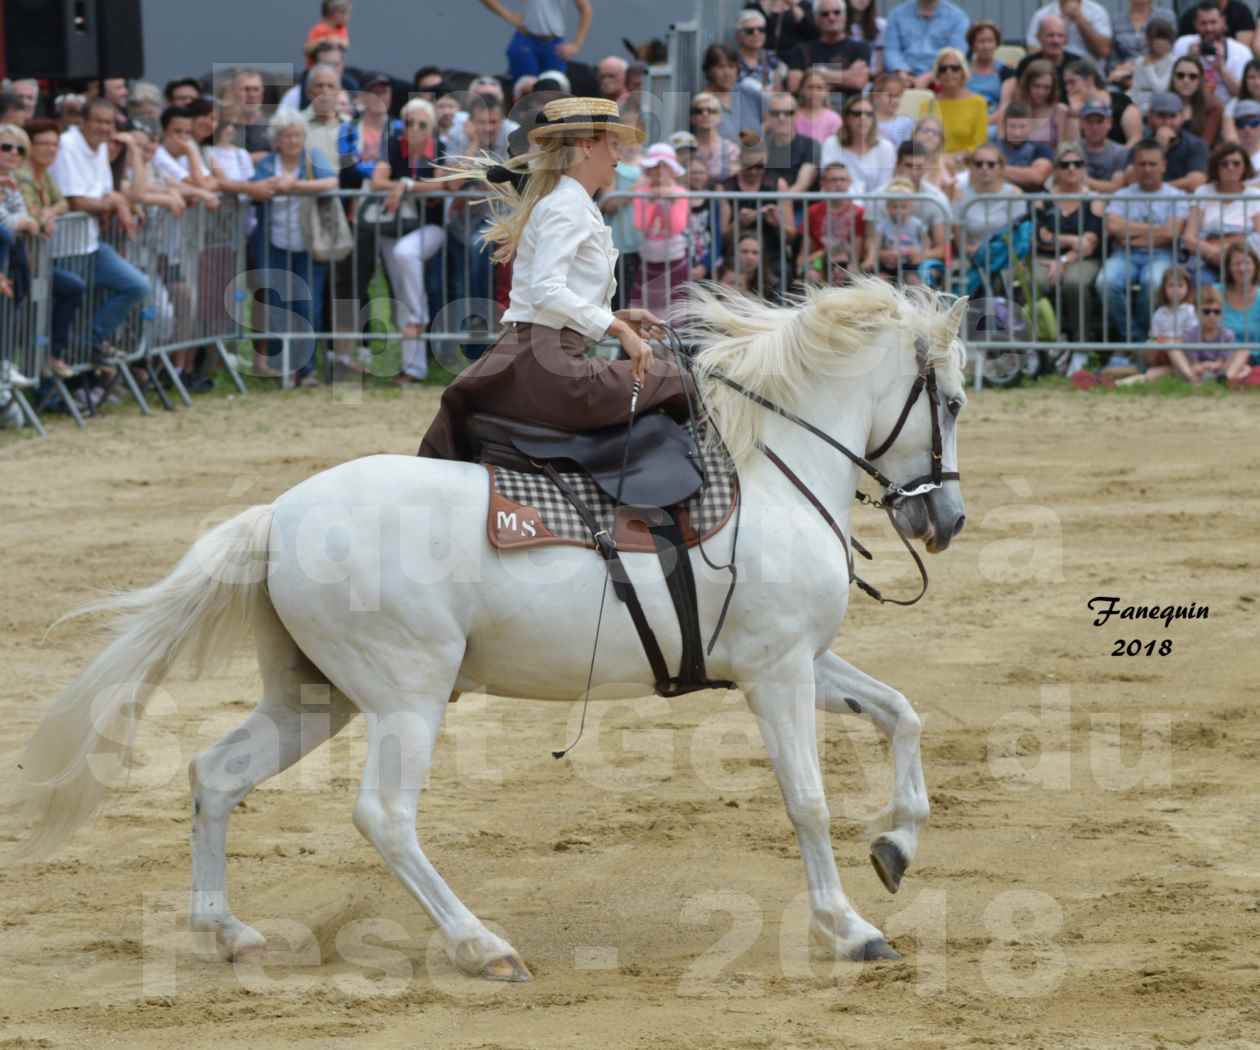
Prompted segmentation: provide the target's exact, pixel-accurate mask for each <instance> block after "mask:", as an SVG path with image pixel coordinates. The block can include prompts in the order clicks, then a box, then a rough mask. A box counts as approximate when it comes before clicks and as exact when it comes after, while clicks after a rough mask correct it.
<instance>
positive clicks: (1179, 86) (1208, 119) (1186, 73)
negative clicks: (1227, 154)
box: [1152, 55, 1225, 149]
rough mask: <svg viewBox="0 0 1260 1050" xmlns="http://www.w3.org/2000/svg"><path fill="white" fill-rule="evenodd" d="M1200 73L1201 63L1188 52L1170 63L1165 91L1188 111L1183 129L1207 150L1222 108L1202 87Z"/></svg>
mask: <svg viewBox="0 0 1260 1050" xmlns="http://www.w3.org/2000/svg"><path fill="white" fill-rule="evenodd" d="M1203 73H1204V66H1203V63H1202V62H1200V61H1199V60H1198V59H1197V58H1194V57H1193V56H1190V55H1186V56H1183V57H1182V58H1179V59H1177V61H1176V62H1174V63H1173V71H1172V78H1171V80H1170V81H1169V83H1170V88H1169V90H1170V91H1171V92H1172V93H1173V94H1174V95H1177V96H1178V97H1179V98H1180V99H1181V100H1182V103H1183V106H1184V108H1185V110H1186V111H1187V112H1188V114H1189V115H1188V116H1187V117H1186V120H1185V124H1184V126H1185V127H1186V129H1187V130H1188V131H1189V132H1190V133H1191V134H1192V135H1195V136H1196V137H1198V138H1199V139H1202V140H1203V142H1204V143H1205V144H1206V145H1207V147H1208V149H1211V148H1212V147H1213V146H1214V145H1216V137H1217V135H1219V134H1220V130H1221V122H1222V120H1224V118H1225V107H1224V106H1222V105H1221V103H1220V100H1219V99H1217V97H1216V96H1215V95H1214V94H1212V92H1211V91H1208V90H1207V89H1206V88H1205V87H1204V76H1203ZM1152 101H1153V100H1152Z"/></svg>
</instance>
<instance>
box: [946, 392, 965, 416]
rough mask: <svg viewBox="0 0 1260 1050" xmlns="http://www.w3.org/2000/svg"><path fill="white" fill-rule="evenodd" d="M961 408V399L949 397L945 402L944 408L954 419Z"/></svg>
mask: <svg viewBox="0 0 1260 1050" xmlns="http://www.w3.org/2000/svg"><path fill="white" fill-rule="evenodd" d="M962 406H963V403H962V398H958V397H951V398H950V399H949V400H948V401H946V402H945V407H946V408H948V409H949V414H950V415H951V416H955V417H956V416H957V415H958V413H959V412H961V411H962Z"/></svg>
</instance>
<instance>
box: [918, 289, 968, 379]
mask: <svg viewBox="0 0 1260 1050" xmlns="http://www.w3.org/2000/svg"><path fill="white" fill-rule="evenodd" d="M969 302H970V300H969V299H968V298H967V297H966V296H965V295H961V296H959V297H958V298H957V299H955V300H954V303H953V305H952V306H950V308H949V313H947V314H946V315H945V317H944V318H943V319H942V320H941V323H940V325H939V327H938V328H937V329H936V340H935V342H936V348H935V349H936V352H937V353H938V354H944V353H946V352H948V350H949V348H950V345H951V344H952V343H953V341H954V340H955V339H957V338H958V335H959V333H960V332H961V331H962V325H963V321H964V320H965V319H966V317H967V304H968V303H969ZM919 367H920V368H922V367H923V362H922V361H920V362H919Z"/></svg>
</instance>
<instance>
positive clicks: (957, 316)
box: [945, 295, 971, 343]
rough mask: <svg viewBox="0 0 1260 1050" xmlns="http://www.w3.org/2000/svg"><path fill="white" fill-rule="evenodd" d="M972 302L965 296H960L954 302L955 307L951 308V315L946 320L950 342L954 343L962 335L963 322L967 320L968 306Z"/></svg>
mask: <svg viewBox="0 0 1260 1050" xmlns="http://www.w3.org/2000/svg"><path fill="white" fill-rule="evenodd" d="M970 303H971V300H970V299H969V298H967V296H965V295H960V296H959V297H958V298H957V299H955V300H954V305H953V306H951V307H950V308H949V315H948V316H947V317H946V318H945V330H946V331H947V332H948V333H949V341H950V342H951V343H952V342H953V341H954V340H955V339H957V338H958V337H959V336H960V335H962V326H963V321H965V320H966V319H967V306H968V305H969V304H970Z"/></svg>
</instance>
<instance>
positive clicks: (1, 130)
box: [0, 124, 31, 153]
mask: <svg viewBox="0 0 1260 1050" xmlns="http://www.w3.org/2000/svg"><path fill="white" fill-rule="evenodd" d="M0 138H10V139H13V140H14V141H15V142H17V143H18V144H19V145H20V146H21V147H22V148H23V149H25V150H26V152H27V153H30V152H31V140H30V137H29V136H28V135H27V134H26V132H25V131H23V130H22V129H21V128H20V127H18V126H17V125H16V124H0Z"/></svg>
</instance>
